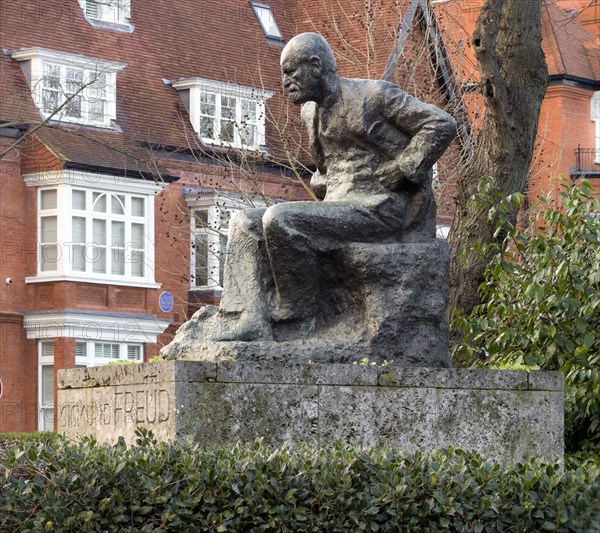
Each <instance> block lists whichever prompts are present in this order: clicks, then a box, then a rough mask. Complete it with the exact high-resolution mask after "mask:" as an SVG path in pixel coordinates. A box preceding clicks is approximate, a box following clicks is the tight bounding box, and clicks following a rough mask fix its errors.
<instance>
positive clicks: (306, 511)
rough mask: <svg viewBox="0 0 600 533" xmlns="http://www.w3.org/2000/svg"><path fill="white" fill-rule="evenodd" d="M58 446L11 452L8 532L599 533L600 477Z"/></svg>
mask: <svg viewBox="0 0 600 533" xmlns="http://www.w3.org/2000/svg"><path fill="white" fill-rule="evenodd" d="M138 436H139V438H138V445H137V446H132V447H127V446H125V444H123V443H122V442H121V443H118V444H117V445H115V446H108V445H99V444H97V443H96V442H95V441H94V440H93V439H87V440H85V441H83V442H82V443H81V444H77V445H74V444H69V443H67V442H50V443H46V444H41V445H39V446H29V447H20V448H15V449H12V450H10V451H9V453H8V454H7V455H6V457H5V459H4V460H3V462H2V464H3V471H2V470H0V530H2V531H11V530H14V531H156V530H162V531H210V532H223V531H236V532H237V531H277V532H291V531H303V532H324V531H327V532H347V531H386V532H387V531H411V532H424V531H427V532H432V531H460V532H471V531H472V532H481V531H578V532H581V531H600V470H599V469H598V468H597V467H595V466H594V465H591V464H590V465H588V466H586V467H575V468H572V469H571V468H570V469H567V470H565V471H564V472H561V471H560V467H559V466H558V465H556V464H548V463H544V462H542V461H538V460H535V461H531V462H529V463H526V464H519V465H516V466H515V467H514V468H502V467H500V466H498V465H497V464H493V463H490V462H486V461H485V460H484V459H483V458H482V457H481V456H479V455H477V454H471V453H467V452H464V451H460V450H454V449H448V450H444V451H440V452H436V453H431V454H426V453H420V452H416V453H402V452H398V451H392V450H386V449H374V450H370V451H364V450H361V449H358V448H354V447H350V446H346V445H343V444H341V443H336V444H334V445H333V446H331V447H308V446H300V447H297V448H288V447H285V446H284V447H280V448H271V447H266V446H264V445H262V444H261V443H260V442H256V443H253V444H248V445H246V446H241V445H238V446H235V447H233V448H218V449H213V450H201V449H199V448H198V447H196V446H195V445H191V444H178V443H175V444H159V443H156V442H155V441H154V440H153V438H152V436H151V435H149V434H147V433H146V432H144V431H140V432H138Z"/></svg>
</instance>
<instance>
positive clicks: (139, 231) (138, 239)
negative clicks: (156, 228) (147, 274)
mask: <svg viewBox="0 0 600 533" xmlns="http://www.w3.org/2000/svg"><path fill="white" fill-rule="evenodd" d="M144 242H145V239H144V224H131V243H132V245H133V248H134V249H135V250H144V249H145V248H146V247H145V245H144Z"/></svg>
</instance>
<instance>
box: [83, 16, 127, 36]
mask: <svg viewBox="0 0 600 533" xmlns="http://www.w3.org/2000/svg"><path fill="white" fill-rule="evenodd" d="M85 19H86V20H87V21H88V22H89V23H90V24H91V25H92V26H94V28H102V29H103V30H114V31H121V32H124V33H133V30H134V29H135V28H134V26H133V25H132V24H130V23H129V22H107V21H105V20H95V19H90V18H87V17H85Z"/></svg>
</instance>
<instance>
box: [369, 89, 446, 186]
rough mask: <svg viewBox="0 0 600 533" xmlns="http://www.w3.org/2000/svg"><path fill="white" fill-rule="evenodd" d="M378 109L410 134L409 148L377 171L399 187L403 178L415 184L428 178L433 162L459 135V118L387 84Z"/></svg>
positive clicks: (385, 181)
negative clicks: (457, 131) (456, 120)
mask: <svg viewBox="0 0 600 533" xmlns="http://www.w3.org/2000/svg"><path fill="white" fill-rule="evenodd" d="M381 96H382V97H381V98H380V102H379V109H380V112H381V113H382V115H383V116H384V118H385V119H386V120H387V121H388V122H389V123H391V125H393V126H394V127H396V129H398V130H399V131H402V132H404V133H405V134H406V135H408V136H409V138H410V141H409V143H408V145H407V146H406V148H405V149H404V150H402V151H401V152H400V153H398V155H397V157H396V158H395V159H393V160H391V161H388V162H386V163H384V164H383V165H382V166H381V168H380V169H379V171H378V177H379V179H380V180H381V182H382V183H383V184H384V185H385V186H386V187H388V188H389V189H392V190H393V189H396V188H397V187H398V186H400V185H401V183H402V182H403V181H404V180H408V181H410V182H412V183H415V184H421V183H424V182H425V180H427V179H428V176H429V174H430V171H431V168H432V167H433V164H434V163H435V162H436V161H437V160H438V159H439V158H440V157H441V155H442V154H443V153H444V151H445V150H446V148H448V145H449V144H450V143H451V142H452V139H454V137H455V136H456V122H455V121H454V119H453V118H452V117H451V116H450V115H449V114H448V113H446V112H445V111H442V110H441V109H439V108H438V107H436V106H434V105H431V104H426V103H424V102H421V101H420V100H417V99H416V98H414V97H412V96H410V95H409V94H407V93H405V92H404V91H402V90H401V89H400V88H398V87H396V86H394V85H392V84H386V85H385V87H384V90H383V91H382V95H381Z"/></svg>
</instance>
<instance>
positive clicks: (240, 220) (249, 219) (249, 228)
mask: <svg viewBox="0 0 600 533" xmlns="http://www.w3.org/2000/svg"><path fill="white" fill-rule="evenodd" d="M252 211H253V210H252V209H245V210H242V211H238V212H237V213H235V214H234V215H233V216H232V217H231V221H230V222H229V228H230V229H231V230H232V231H242V232H243V233H255V232H257V231H258V232H259V233H260V220H261V216H260V214H257V213H253V212H252Z"/></svg>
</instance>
